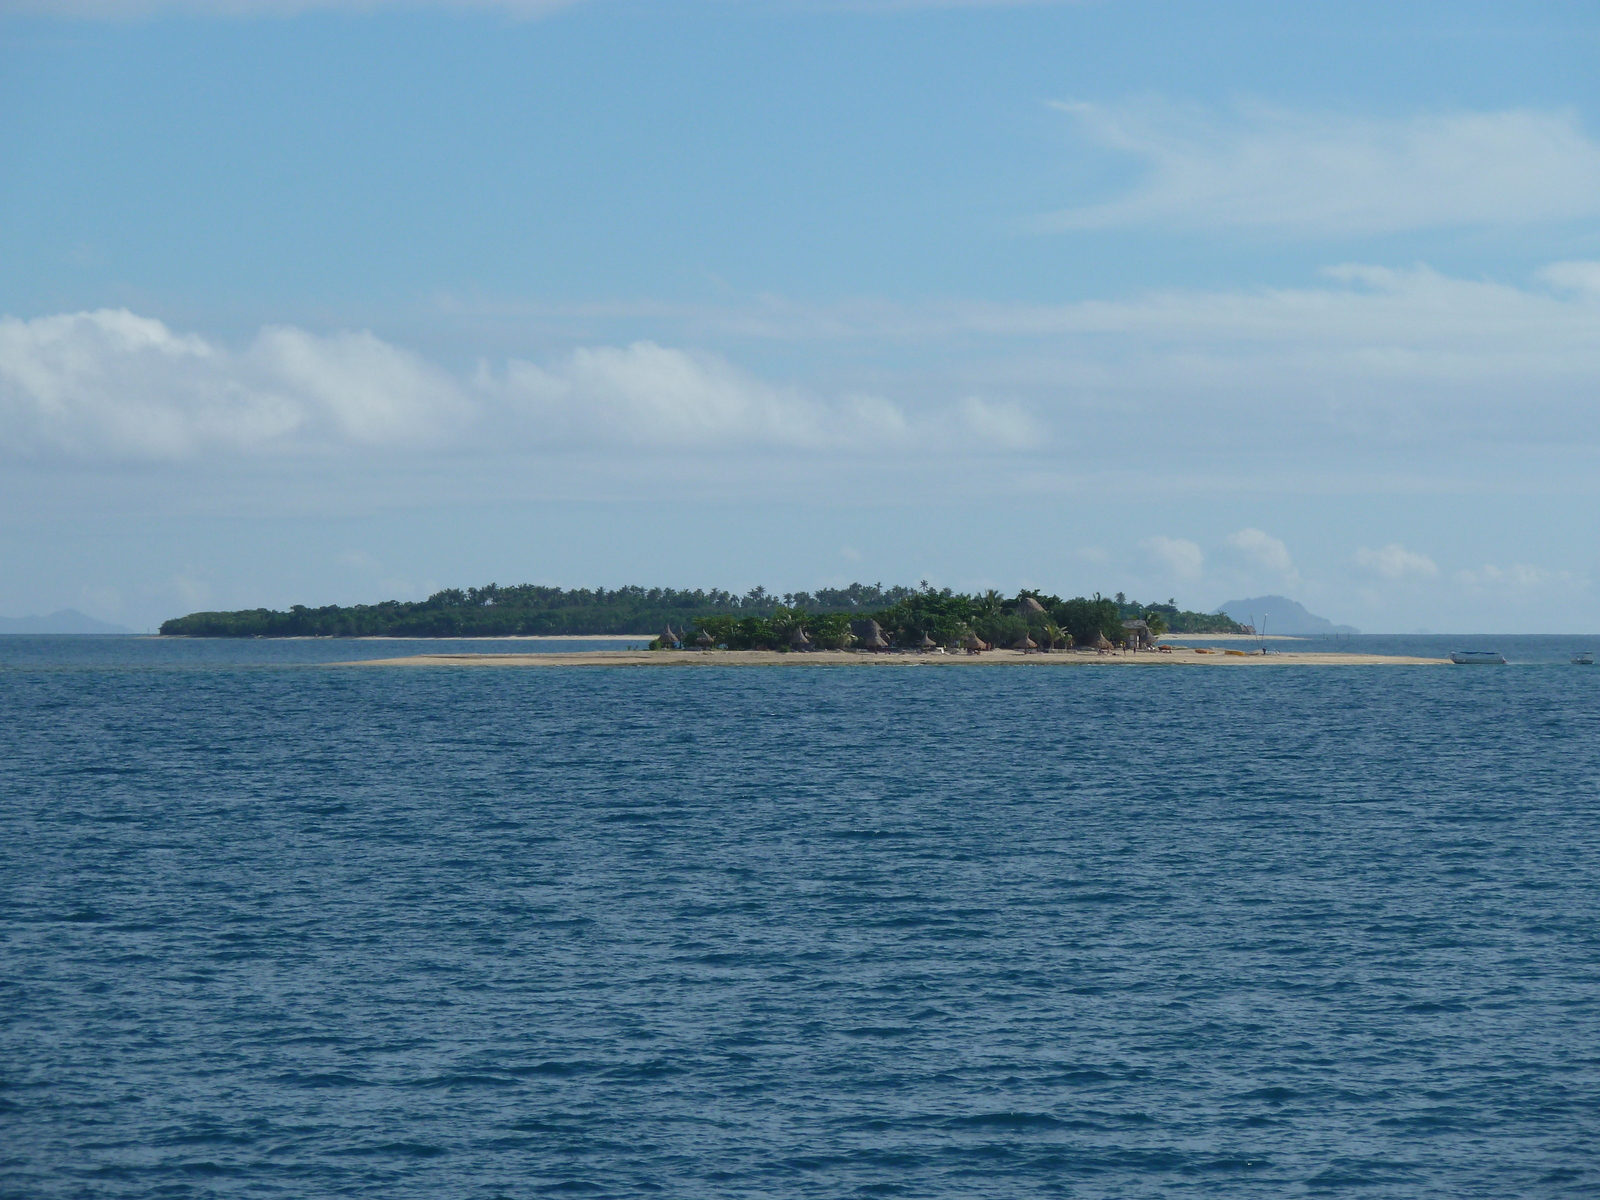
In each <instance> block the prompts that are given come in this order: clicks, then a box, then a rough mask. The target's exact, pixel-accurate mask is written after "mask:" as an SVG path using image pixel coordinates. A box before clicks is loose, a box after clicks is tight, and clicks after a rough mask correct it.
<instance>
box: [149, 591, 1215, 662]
mask: <svg viewBox="0 0 1600 1200" xmlns="http://www.w3.org/2000/svg"><path fill="white" fill-rule="evenodd" d="M1029 597H1031V598H1032V599H1033V600H1034V601H1036V602H1037V603H1038V605H1039V607H1040V608H1041V609H1042V610H1043V611H1042V612H1036V611H1032V610H1031V606H1030V605H1028V604H1027V603H1026V599H1027V598H1029ZM866 618H870V619H872V620H875V621H877V622H878V624H879V625H880V626H881V627H882V629H883V633H884V637H885V638H886V639H888V640H889V641H890V642H891V643H893V644H895V645H901V646H914V645H918V644H920V643H921V641H922V639H923V637H924V636H927V637H929V638H932V639H933V641H935V642H937V643H939V644H940V645H955V644H958V643H959V642H960V640H961V638H962V637H963V636H965V635H968V634H971V635H974V636H976V637H978V638H980V639H982V640H983V641H985V642H989V643H991V644H994V645H1011V644H1012V643H1014V642H1015V641H1016V640H1017V639H1018V638H1020V637H1021V636H1022V634H1023V633H1024V632H1025V631H1026V632H1027V633H1028V634H1029V636H1031V637H1032V638H1033V639H1034V640H1035V641H1037V642H1040V644H1044V641H1043V639H1045V638H1048V639H1050V641H1051V642H1053V643H1055V644H1060V645H1066V644H1068V643H1067V641H1066V639H1067V638H1068V637H1070V638H1071V639H1072V642H1073V643H1075V644H1077V645H1080V646H1081V645H1092V644H1094V643H1095V642H1096V641H1097V640H1098V639H1099V638H1100V637H1102V636H1103V637H1105V638H1106V640H1108V641H1110V642H1113V643H1115V642H1118V641H1120V640H1121V639H1122V636H1123V629H1122V622H1123V621H1124V620H1129V619H1144V620H1146V621H1148V622H1149V623H1150V625H1151V628H1152V630H1153V631H1154V632H1156V633H1161V632H1163V631H1165V630H1168V629H1170V630H1172V631H1173V632H1218V633H1233V632H1238V631H1239V630H1240V626H1238V625H1236V624H1235V623H1234V622H1232V621H1230V620H1228V618H1227V617H1224V616H1221V615H1219V614H1206V613H1193V612H1182V611H1180V610H1179V609H1178V608H1177V607H1176V606H1174V605H1173V604H1172V602H1171V601H1168V602H1167V603H1166V604H1164V605H1163V604H1153V605H1142V604H1139V603H1138V602H1137V601H1132V600H1129V599H1127V597H1125V596H1123V595H1122V594H1120V593H1119V594H1118V595H1117V597H1116V598H1115V599H1110V600H1108V599H1105V598H1103V597H1101V596H1099V595H1096V596H1095V597H1093V598H1092V599H1085V598H1083V597H1081V596H1080V597H1077V598H1074V599H1071V600H1064V599H1062V598H1061V597H1059V596H1048V595H1044V594H1042V593H1039V592H1023V593H1020V594H1019V595H1018V596H1016V597H1015V598H1011V599H1008V598H1006V597H1003V596H1001V595H1000V594H999V593H998V592H993V591H991V592H985V593H983V594H982V595H963V594H960V593H957V592H952V591H951V590H950V589H949V588H945V589H943V590H942V591H941V590H936V589H934V588H930V587H928V586H927V585H926V584H924V585H923V586H922V587H921V588H920V589H918V588H907V587H891V588H885V587H884V586H883V585H882V584H871V585H868V584H861V583H853V584H851V585H850V586H849V587H847V588H825V589H822V590H819V591H817V592H788V593H784V594H782V595H777V594H773V593H769V592H767V591H766V589H765V588H753V589H751V590H750V591H749V592H746V593H745V594H744V595H742V596H740V595H734V594H733V593H731V592H723V591H699V590H696V591H675V590H673V589H672V588H642V587H625V588H617V589H615V590H611V591H607V590H606V589H604V588H596V589H593V590H591V589H589V588H576V589H573V590H570V591H567V590H563V589H561V588H554V587H537V586H534V585H531V584H523V585H520V586H517V587H500V586H499V585H498V584H490V585H489V586H488V587H483V588H468V589H466V590H465V591H462V590H460V589H458V588H450V589H447V590H445V591H442V592H436V593H435V594H434V595H432V596H429V597H428V598H427V599H426V600H417V601H400V600H388V601H385V602H383V603H381V604H357V605H353V606H351V607H348V608H346V607H342V606H339V605H327V606H325V607H322V608H307V607H305V606H304V605H299V604H297V605H295V606H294V607H293V608H291V609H290V610H289V611H288V612H276V611H273V610H270V609H264V608H256V609H245V610H242V611H239V612H201V613H190V614H189V615H188V616H186V617H177V618H174V619H173V620H170V621H167V622H165V623H164V624H163V625H162V626H161V632H162V633H163V634H168V635H183V636H188V637H513V636H519V635H524V636H525V635H530V634H544V635H560V634H607V633H612V634H618V635H623V634H635V635H651V636H654V635H655V634H657V633H659V632H660V631H661V630H662V628H663V626H665V625H668V624H670V625H671V626H672V627H673V629H674V630H677V631H680V632H685V633H687V634H688V635H689V638H690V639H692V638H693V637H694V636H696V635H698V633H699V632H700V631H702V630H703V631H705V632H706V633H707V634H708V635H709V636H710V637H711V639H712V641H713V642H714V643H715V644H717V645H724V646H729V647H732V648H754V647H760V646H769V647H772V648H774V649H778V648H786V647H787V646H788V645H789V643H790V640H791V638H792V637H793V635H794V631H795V630H796V629H801V630H803V631H804V632H805V634H806V637H807V638H808V639H809V640H810V641H811V643H812V644H813V645H817V646H844V645H848V644H849V638H850V622H851V621H852V620H853V619H855V620H859V619H866Z"/></svg>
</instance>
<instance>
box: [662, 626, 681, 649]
mask: <svg viewBox="0 0 1600 1200" xmlns="http://www.w3.org/2000/svg"><path fill="white" fill-rule="evenodd" d="M656 640H657V641H658V642H660V643H661V648H662V649H663V650H673V649H676V648H677V647H678V646H681V645H682V644H683V638H682V637H681V636H680V635H678V634H676V633H673V632H672V622H670V621H669V622H667V625H666V627H665V628H664V629H662V631H661V633H660V634H659V635H658V636H657V638H656Z"/></svg>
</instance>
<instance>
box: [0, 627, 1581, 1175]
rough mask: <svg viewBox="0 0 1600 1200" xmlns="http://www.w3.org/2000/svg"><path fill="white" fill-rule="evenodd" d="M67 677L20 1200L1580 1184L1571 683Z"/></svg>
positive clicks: (30, 885) (2, 659) (153, 671)
mask: <svg viewBox="0 0 1600 1200" xmlns="http://www.w3.org/2000/svg"><path fill="white" fill-rule="evenodd" d="M47 640H50V639H39V640H38V642H39V644H36V645H35V646H34V647H33V648H32V649H31V650H29V651H27V653H22V652H19V651H17V650H16V648H15V646H14V645H13V643H17V642H23V641H33V639H20V638H15V639H0V643H3V644H0V844H3V845H4V846H6V847H7V851H6V853H5V855H4V856H0V903H3V907H0V936H3V939H4V940H3V942H0V945H3V947H4V964H5V972H4V979H3V981H0V982H3V985H4V986H3V987H0V1084H3V1086H0V1194H3V1195H7V1196H11V1195H15V1196H28V1197H69V1196H70V1197H80V1196H82V1197H146V1196H151V1197H153V1196H193V1197H203V1196H218V1197H234V1196H240V1197H243V1196H286V1195H292V1196H302V1195H307V1196H309V1195H346V1196H371V1197H380V1196H382V1197H394V1196H408V1197H409V1196H417V1197H441V1198H443V1197H452V1198H454V1197H482V1198H485V1200H487V1198H489V1197H522V1196H529V1197H532V1196H543V1195H551V1194H555V1195H560V1194H573V1195H588V1196H618V1197H621V1196H638V1195H644V1194H650V1195H665V1196H677V1197H685V1198H689V1197H818V1198H823V1197H828V1198H832V1197H840V1196H851V1195H861V1196H931V1197H1013V1196H1077V1197H1118V1196H1146V1195H1152V1194H1162V1195H1178V1196H1190V1195H1193V1196H1202V1195H1205V1196H1228V1197H1234V1196H1246V1197H1251V1196H1259V1197H1278V1196H1286V1195H1288V1196H1293V1195H1330V1194H1358V1195H1365V1196H1379V1195H1381V1196H1385V1197H1395V1196H1400V1197H1411V1196H1416V1197H1422V1196H1427V1197H1506V1196H1564V1195H1571V1196H1578V1195H1590V1194H1593V1192H1594V1191H1595V1189H1596V1186H1597V1184H1600V1154H1597V1151H1596V1149H1595V1147H1596V1146H1597V1145H1600V1116H1597V1114H1600V1049H1597V1047H1600V986H1597V985H1600V896H1597V890H1596V882H1597V868H1600V849H1597V847H1596V839H1595V828H1596V817H1597V815H1600V748H1597V747H1600V739H1597V737H1596V734H1597V732H1600V670H1596V669H1593V668H1578V667H1571V666H1568V665H1566V658H1567V657H1568V655H1569V654H1570V652H1571V651H1570V650H1569V649H1568V648H1567V647H1566V643H1565V642H1560V643H1559V644H1558V643H1555V642H1549V643H1540V646H1539V647H1534V648H1531V649H1530V648H1525V649H1524V650H1523V651H1522V652H1521V653H1520V654H1519V652H1518V651H1517V649H1516V647H1515V645H1514V643H1516V642H1518V641H1519V640H1520V639H1492V640H1493V641H1494V643H1495V646H1494V647H1493V648H1499V649H1501V650H1502V652H1504V653H1505V654H1506V655H1507V657H1508V658H1511V659H1512V660H1513V664H1514V665H1513V666H1512V667H1510V668H1470V669H1469V668H1461V669H1446V668H1410V667H1382V668H1362V667H1352V668H1342V669H1338V670H1328V669H1314V668H1303V669H1302V668H1294V667H1288V668H1284V669H1283V670H1281V671H1270V672H1261V671H1239V672H1233V671H1194V672H1144V671H1068V672H1056V671H1051V672H1036V671H995V672H985V671H968V672H918V671H911V672H855V671H819V672H812V671H803V672H790V671H780V672H748V671H738V670H726V671H719V670H706V671H696V672H684V673H679V672H659V671H638V670H626V669H608V668H596V669H592V670H588V671H585V672H581V673H572V672H544V671H538V672H493V671H490V672H476V671H429V672H408V671H400V672H387V671H371V670H357V669H341V668H328V667H312V666H309V664H314V663H316V662H318V661H322V662H326V661H328V660H329V659H330V658H345V659H348V658H352V657H356V655H354V654H352V653H351V647H352V645H354V644H353V643H350V642H341V643H331V642H330V643H323V642H310V643H306V642H299V643H277V644H272V643H194V642H183V643H173V642H149V641H146V640H144V639H83V640H78V639H55V640H56V641H65V642H66V643H67V645H66V647H65V648H61V649H58V650H56V651H52V652H46V651H44V650H42V649H40V645H42V643H43V642H44V641H47ZM1341 640H1342V639H1341ZM1405 640H1406V641H1407V642H1413V640H1412V639H1405ZM1451 640H1462V639H1451ZM91 641H103V642H114V643H118V644H119V645H118V646H116V647H112V648H109V649H107V648H101V649H94V648H92V647H90V646H89V642H91ZM1462 641H1463V646H1466V647H1467V648H1476V645H1475V644H1472V645H1469V643H1468V642H1467V641H1466V640H1462ZM134 643H139V644H140V645H141V646H143V647H156V648H157V649H156V650H152V651H146V650H143V649H133V650H130V649H129V648H128V647H129V646H132V645H133V644H134ZM285 645H291V646H296V647H307V648H308V649H304V650H291V651H283V650H281V649H279V648H278V647H282V646H285ZM360 645H362V646H367V645H373V643H360ZM405 645H406V646H408V647H409V646H410V645H414V643H405ZM195 646H200V647H202V648H201V649H198V650H195V649H188V648H189V647H195ZM592 646H593V644H592V643H590V644H587V645H586V647H585V648H591V647H592ZM174 647H176V649H173V648H174ZM218 647H220V649H219V648H218ZM322 647H327V648H328V650H329V651H330V653H329V654H328V657H327V658H322V659H318V658H316V657H314V654H316V653H320V652H321V648H322ZM516 648H517V649H519V650H523V651H525V650H526V649H527V644H526V643H517V644H516ZM1451 648H1455V647H1454V646H1452V647H1451ZM1485 648H1490V647H1485ZM1535 650H1537V654H1536V653H1535ZM406 652H409V650H408V651H406ZM1394 652H1396V653H1416V651H1415V650H1398V649H1397V650H1396V651H1394ZM1428 652H1434V653H1436V652H1437V651H1436V650H1430V651H1428ZM1446 652H1448V651H1446ZM394 653H396V649H395V644H394V643H387V644H385V643H379V644H377V646H376V653H375V654H374V656H384V655H392V654H394ZM30 656H31V657H30ZM252 656H254V657H252ZM363 656H364V655H363ZM1519 661H1521V662H1522V663H1524V664H1526V665H1521V666H1518V665H1515V664H1516V663H1518V662H1519ZM297 664H298V665H297Z"/></svg>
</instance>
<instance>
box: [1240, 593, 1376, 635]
mask: <svg viewBox="0 0 1600 1200" xmlns="http://www.w3.org/2000/svg"><path fill="white" fill-rule="evenodd" d="M1219 611H1221V612H1225V613H1227V614H1228V616H1230V617H1232V618H1233V619H1234V620H1235V621H1238V622H1239V623H1240V624H1244V625H1248V624H1250V623H1251V618H1252V617H1254V618H1255V627H1256V629H1257V630H1258V631H1260V630H1262V629H1263V627H1264V629H1265V632H1267V633H1287V634H1298V635H1300V636H1302V637H1304V636H1307V635H1312V636H1314V635H1316V634H1321V633H1360V632H1361V631H1360V630H1359V629H1357V628H1355V627H1354V626H1352V625H1335V624H1334V623H1333V622H1332V621H1330V620H1328V618H1327V617H1319V616H1317V615H1316V614H1315V613H1310V612H1307V611H1306V608H1305V605H1303V604H1301V603H1300V602H1299V601H1297V600H1290V599H1289V598H1288V597H1287V596H1257V597H1256V598H1255V599H1253V600H1229V601H1228V602H1227V603H1226V604H1224V605H1223V606H1222V608H1221V609H1220V610H1219Z"/></svg>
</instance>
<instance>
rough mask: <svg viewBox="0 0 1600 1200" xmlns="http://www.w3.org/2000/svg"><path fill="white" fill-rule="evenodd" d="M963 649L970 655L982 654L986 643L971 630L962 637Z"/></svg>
mask: <svg viewBox="0 0 1600 1200" xmlns="http://www.w3.org/2000/svg"><path fill="white" fill-rule="evenodd" d="M961 648H962V649H963V650H965V651H966V652H967V653H968V654H982V653H983V651H984V643H983V641H982V640H981V639H980V638H979V637H978V635H977V634H975V633H973V632H972V630H970V629H969V630H967V631H966V632H965V633H963V634H962V635H961Z"/></svg>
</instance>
